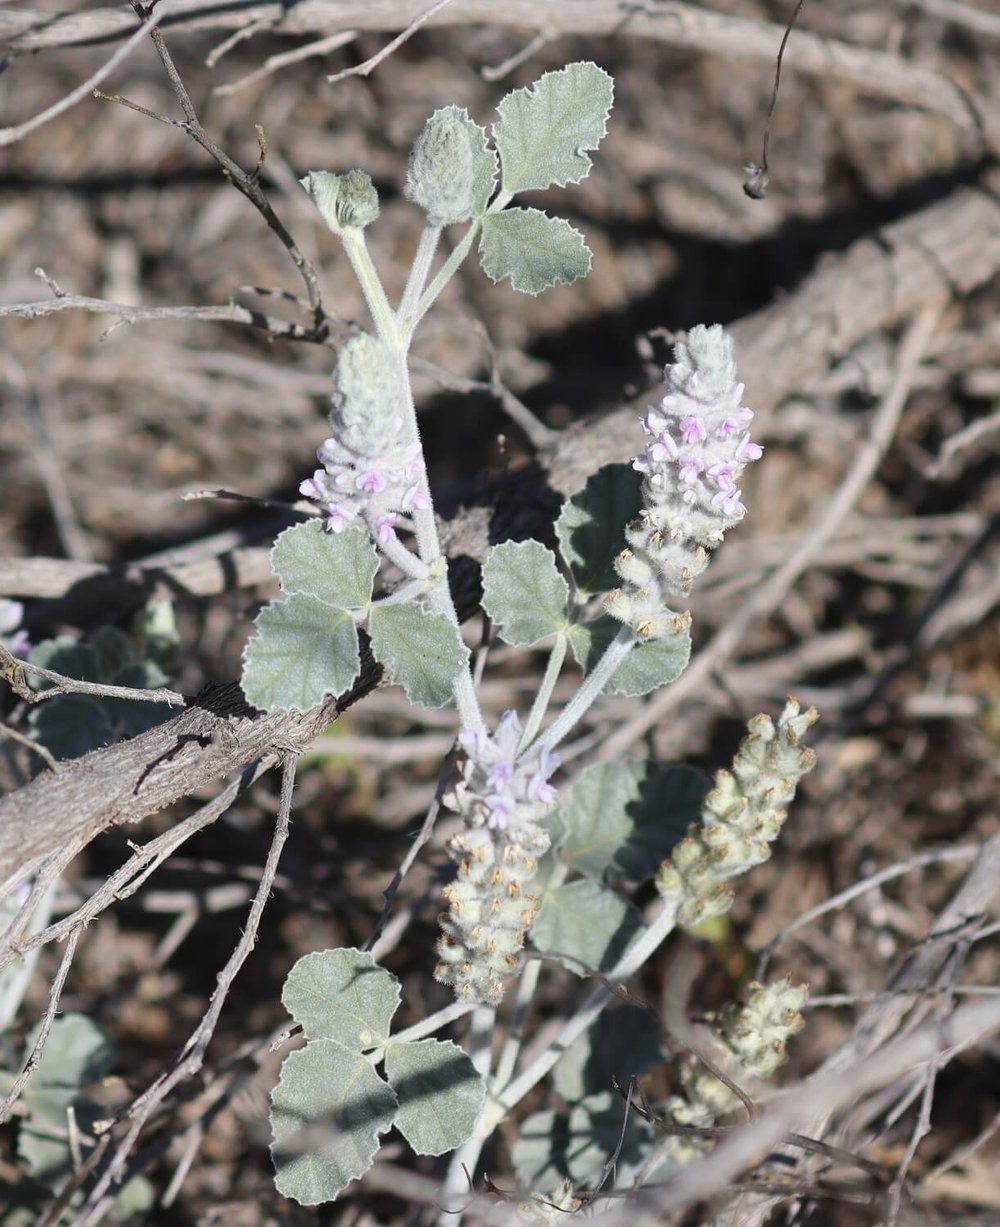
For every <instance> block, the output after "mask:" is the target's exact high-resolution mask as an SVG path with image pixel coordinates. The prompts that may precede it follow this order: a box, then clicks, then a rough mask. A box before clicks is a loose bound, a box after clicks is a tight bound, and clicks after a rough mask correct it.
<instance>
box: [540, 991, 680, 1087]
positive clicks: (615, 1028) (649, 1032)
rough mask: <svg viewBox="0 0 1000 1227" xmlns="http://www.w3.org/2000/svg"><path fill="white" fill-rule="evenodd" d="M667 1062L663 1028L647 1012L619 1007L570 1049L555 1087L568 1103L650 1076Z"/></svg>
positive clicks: (558, 1070)
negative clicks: (644, 1075)
mask: <svg viewBox="0 0 1000 1227" xmlns="http://www.w3.org/2000/svg"><path fill="white" fill-rule="evenodd" d="M662 1062H663V1039H662V1036H661V1033H660V1024H659V1023H658V1022H657V1021H656V1019H655V1018H653V1017H652V1015H650V1013H649V1012H648V1011H647V1010H642V1009H640V1008H639V1007H638V1006H636V1005H619V1006H614V1007H613V1008H612V1009H610V1010H605V1011H604V1013H603V1014H602V1015H601V1017H600V1018H599V1019H598V1020H597V1022H596V1023H595V1024H594V1025H593V1026H592V1027H588V1028H587V1030H586V1031H585V1032H584V1033H583V1035H581V1036H580V1037H579V1039H577V1040H574V1042H573V1043H572V1044H571V1045H570V1046H569V1048H567V1050H566V1051H565V1052H564V1053H563V1055H562V1056H561V1057H560V1058H559V1064H558V1065H557V1066H556V1067H555V1070H554V1072H553V1079H552V1080H553V1083H554V1085H555V1088H556V1090H557V1091H558V1092H559V1094H560V1095H561V1096H562V1097H563V1099H565V1100H566V1102H567V1103H576V1102H578V1101H579V1100H582V1099H585V1098H586V1097H587V1096H590V1095H598V1094H603V1093H605V1092H606V1091H610V1090H612V1089H613V1087H614V1084H615V1080H616V1079H617V1081H618V1084H619V1085H620V1086H623V1087H624V1086H628V1082H629V1079H630V1078H632V1077H638V1076H639V1075H640V1074H644V1073H646V1071H647V1070H649V1069H652V1068H653V1067H654V1066H656V1065H660V1064H661V1063H662Z"/></svg>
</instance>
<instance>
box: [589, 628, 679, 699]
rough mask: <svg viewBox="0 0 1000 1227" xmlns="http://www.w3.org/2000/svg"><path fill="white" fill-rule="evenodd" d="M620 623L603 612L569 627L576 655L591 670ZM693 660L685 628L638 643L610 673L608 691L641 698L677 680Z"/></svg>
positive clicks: (615, 633)
mask: <svg viewBox="0 0 1000 1227" xmlns="http://www.w3.org/2000/svg"><path fill="white" fill-rule="evenodd" d="M621 625H622V624H621V623H620V622H618V621H617V620H616V619H615V618H612V617H611V616H610V614H602V616H601V617H599V618H595V620H594V621H593V622H586V623H583V624H580V625H577V626H574V627H571V628H570V630H569V642H570V646H571V647H572V649H573V655H574V656H575V657H576V659H577V661H578V662H579V663H580V664H581V665H582V666H583V671H584V672H585V673H589V672H590V670H591V669H592V668H593V667H594V665H595V664H596V663H597V661H598V659H599V658H600V656H601V655H602V653H603V652H604V650H605V648H606V647H607V646H608V644H609V643H610V642H611V640H612V639H614V637H615V636H616V635H617V634H618V632H619V631H620V630H621ZM690 659H691V633H690V631H683V632H682V633H681V634H679V635H672V636H671V637H670V638H669V639H658V640H653V641H651V642H649V643H637V644H636V645H635V647H634V648H633V649H632V650H631V652H629V654H628V656H626V657H625V659H624V660H623V661H622V663H621V664H620V665H619V666H618V668H617V669H616V670H615V671H614V673H613V674H612V675H611V678H610V680H609V681H608V682H607V683H606V685H605V687H604V693H605V694H623V695H627V696H628V697H629V698H638V697H639V696H640V695H644V694H649V693H650V692H651V691H653V690H658V689H659V688H660V687H661V686H669V685H670V683H671V682H675V681H676V680H677V679H678V678H679V677H680V675H681V674H682V673H683V672H684V670H685V669H686V668H687V664H688V661H689V660H690Z"/></svg>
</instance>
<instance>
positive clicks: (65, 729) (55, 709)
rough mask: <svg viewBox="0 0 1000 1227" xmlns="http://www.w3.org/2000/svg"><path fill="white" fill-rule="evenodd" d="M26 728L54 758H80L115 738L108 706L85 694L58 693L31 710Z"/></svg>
mask: <svg viewBox="0 0 1000 1227" xmlns="http://www.w3.org/2000/svg"><path fill="white" fill-rule="evenodd" d="M28 726H29V727H30V729H31V734H32V736H33V737H34V738H35V740H36V741H40V742H41V743H42V745H43V746H46V747H47V748H48V749H49V750H51V751H52V753H53V754H54V755H55V756H56V758H79V757H80V756H81V755H83V754H89V753H90V751H91V750H97V749H99V748H100V747H101V746H107V745H110V744H111V742H113V741H114V739H115V730H114V727H113V725H112V723H111V714H110V712H109V710H108V707H107V705H106V704H104V703H102V702H101V701H100V699H96V698H92V697H91V696H90V695H86V694H61V695H59V696H58V697H57V698H55V699H49V700H48V701H47V702H45V703H43V704H40V705H39V706H38V707H34V708H32V709H31V711H30V712H29V713H28Z"/></svg>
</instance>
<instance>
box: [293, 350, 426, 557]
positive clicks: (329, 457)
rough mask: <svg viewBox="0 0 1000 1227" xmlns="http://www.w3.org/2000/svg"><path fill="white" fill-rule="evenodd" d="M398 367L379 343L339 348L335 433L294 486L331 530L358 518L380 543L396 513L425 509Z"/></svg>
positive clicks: (415, 443)
mask: <svg viewBox="0 0 1000 1227" xmlns="http://www.w3.org/2000/svg"><path fill="white" fill-rule="evenodd" d="M401 397H402V383H401V375H400V371H399V367H398V364H397V362H396V360H395V359H394V357H393V355H392V354H391V353H390V352H389V351H388V350H387V349H386V347H385V346H384V345H383V344H382V342H381V341H379V340H377V339H376V338H375V337H372V336H368V335H367V334H362V335H361V336H358V337H355V338H353V340H351V341H349V342H348V343H347V345H345V346H344V348H343V350H342V351H341V354H340V361H339V362H338V363H337V370H336V373H335V377H334V394H333V409H332V411H331V413H330V424H331V426H332V428H333V434H332V436H331V437H330V438H329V439H327V440H326V441H325V442H324V443H323V445H322V446H321V447H320V449H319V451H318V453H317V455H318V458H319V461H320V464H322V466H323V467H322V468H321V469H317V470H316V471H315V473H313V475H312V477H310V478H307V479H306V480H305V481H304V482H302V484H301V485H300V486H299V490H300V492H301V493H302V494H304V495H305V496H306V498H310V499H313V500H314V501H315V502H317V503H319V504H320V506H321V507H322V508H323V511H324V513H325V515H326V526H327V528H328V529H330V531H331V532H335V533H336V532H342V531H343V529H345V528H346V527H347V526H348V524H350V523H351V522H352V521H353V520H354V519H355V518H356V517H358V516H359V515H360V516H362V517H363V518H364V519H365V520H366V521H367V522H368V523H369V524H371V525H373V526H374V528H375V531H376V532H377V534H378V535H379V537H380V538H382V539H383V540H384V539H386V538H387V537H389V536H391V535H392V534H393V527H394V525H395V523H396V514H397V512H400V511H402V512H410V511H415V510H422V509H423V508H425V507H427V506H428V505H429V504H428V500H427V495H426V493H425V491H424V482H423V480H422V479H423V475H424V469H423V463H422V459H421V449H420V442H419V440H418V439H417V438H416V437H415V435H413V434H412V432H409V431H407V430H405V429H404V421H405V418H404V415H403V411H402V401H401Z"/></svg>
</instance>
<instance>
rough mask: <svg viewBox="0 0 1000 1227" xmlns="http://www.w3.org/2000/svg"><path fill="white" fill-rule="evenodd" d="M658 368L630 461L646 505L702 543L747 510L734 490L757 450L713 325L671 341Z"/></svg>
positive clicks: (725, 341) (724, 340) (729, 351)
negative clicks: (638, 450) (657, 394)
mask: <svg viewBox="0 0 1000 1227" xmlns="http://www.w3.org/2000/svg"><path fill="white" fill-rule="evenodd" d="M676 359H677V360H676V361H675V362H674V363H673V365H672V366H668V367H667V368H666V370H665V372H664V375H665V380H666V395H665V396H664V397H663V399H662V400H661V401H660V403H659V405H657V406H651V407H650V409H649V412H648V413H647V414H646V416H645V418H644V419H643V423H642V424H643V429H644V430H645V431H646V434H648V435H649V436H650V442H649V443H648V444H647V445H646V450H645V452H644V453H643V454H642V455H641V456H639V457H638V458H637V459H636V460H635V461H634V462H633V467H634V468H636V469H638V471H639V472H640V473H644V474H645V475H646V477H645V481H644V482H643V493H644V495H645V498H646V501H647V504H648V505H649V506H650V507H651V508H653V509H655V510H656V511H657V512H658V513H659V516H660V518H662V519H663V520H664V521H665V523H663V524H662V525H661V527H666V526H667V524H668V523H669V525H670V527H671V528H674V529H675V530H679V531H681V532H683V533H684V535H685V536H686V537H688V538H690V539H691V540H693V541H695V542H697V543H698V544H699V545H703V546H705V547H707V548H709V549H711V548H712V547H713V546H716V545H718V544H719V542H720V541H721V540H722V535H723V533H724V532H725V531H726V529H728V528H731V527H732V526H733V525H734V524H737V523H739V521H740V520H741V519H742V518H743V516H744V515H745V514H746V508H745V507H744V506H743V503H742V502H741V501H740V499H741V492H740V490H739V488H738V485H737V483H738V481H739V478H740V474H741V473H742V472H743V470H744V468H745V467H746V465H747V463H748V461H751V460H758V459H759V458H760V456H761V454H762V451H763V449H762V448H761V446H760V445H759V444H758V443H754V442H753V441H752V440H751V438H750V431H749V430H748V429H747V428H748V426H749V424H750V422H751V421H752V420H753V412H752V410H750V409H747V408H746V407H745V406H742V405H741V404H740V401H741V400H742V397H743V384H741V383H737V382H736V366H735V363H734V361H733V343H732V340H731V339H730V337H729V336H728V335H727V333H726V332H725V331H724V330H723V328H722V326H721V325H719V324H714V325H713V326H712V327H711V328H706V327H704V326H703V325H698V327H696V328H692V329H691V331H690V332H689V333H688V335H687V339H686V340H684V341H681V342H678V344H677V347H676Z"/></svg>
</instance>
